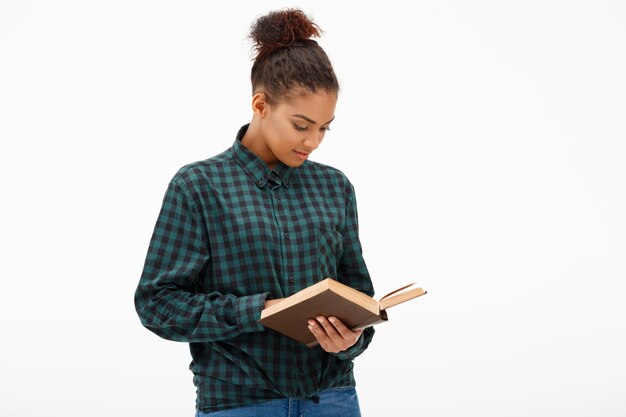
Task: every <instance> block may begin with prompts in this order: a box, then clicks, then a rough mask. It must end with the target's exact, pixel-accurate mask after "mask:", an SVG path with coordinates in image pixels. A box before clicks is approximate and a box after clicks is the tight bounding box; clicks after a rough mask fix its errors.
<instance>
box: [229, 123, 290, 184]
mask: <svg viewBox="0 0 626 417" xmlns="http://www.w3.org/2000/svg"><path fill="white" fill-rule="evenodd" d="M248 127H250V123H246V124H245V125H243V126H241V128H240V129H239V132H237V136H236V138H235V142H234V143H233V147H232V153H233V158H235V161H237V163H238V164H239V166H241V168H243V170H244V172H245V173H246V175H248V177H250V178H251V179H252V181H254V183H255V184H256V185H257V186H258V187H260V188H263V187H264V186H265V184H267V182H268V181H269V180H272V181H273V182H275V183H277V184H278V185H280V184H284V185H285V186H286V187H287V186H289V182H290V180H289V177H290V176H291V173H292V171H293V170H294V168H293V167H290V166H289V165H285V164H284V163H282V162H280V161H279V163H278V165H276V167H275V168H274V169H273V170H271V169H270V168H269V167H268V166H267V164H266V163H265V161H263V160H262V159H261V158H260V157H258V156H257V155H256V154H255V153H254V152H252V151H251V150H250V149H248V148H246V147H245V146H244V145H243V144H242V143H241V139H242V138H243V136H244V135H245V133H246V131H247V130H248Z"/></svg>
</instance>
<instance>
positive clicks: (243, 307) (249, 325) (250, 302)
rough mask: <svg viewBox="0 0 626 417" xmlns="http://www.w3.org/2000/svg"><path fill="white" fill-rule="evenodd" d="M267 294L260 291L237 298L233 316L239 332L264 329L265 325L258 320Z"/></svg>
mask: <svg viewBox="0 0 626 417" xmlns="http://www.w3.org/2000/svg"><path fill="white" fill-rule="evenodd" d="M268 295H269V293H261V294H255V295H247V296H243V297H239V298H237V301H236V303H235V317H236V320H237V327H238V328H239V331H240V332H242V333H248V332H260V331H263V330H264V329H265V326H263V325H262V324H261V323H259V322H258V320H259V318H261V311H262V310H263V307H265V299H266V298H267V297H268Z"/></svg>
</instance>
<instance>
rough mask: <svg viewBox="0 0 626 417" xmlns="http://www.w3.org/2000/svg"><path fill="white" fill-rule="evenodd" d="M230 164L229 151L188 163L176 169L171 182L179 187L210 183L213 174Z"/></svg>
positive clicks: (230, 156)
mask: <svg viewBox="0 0 626 417" xmlns="http://www.w3.org/2000/svg"><path fill="white" fill-rule="evenodd" d="M231 162H232V155H231V151H230V149H227V150H225V151H224V152H222V153H220V154H218V155H215V156H212V157H210V158H207V159H203V160H200V161H194V162H190V163H188V164H185V165H183V166H182V167H180V168H178V170H177V171H176V173H175V174H174V175H173V176H172V179H171V182H175V183H177V184H178V185H180V186H192V185H195V184H198V183H203V184H204V183H206V182H210V181H211V177H212V176H213V175H215V173H217V172H220V170H223V169H224V167H225V166H228V165H229V164H230V163H231Z"/></svg>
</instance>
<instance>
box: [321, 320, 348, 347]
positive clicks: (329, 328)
mask: <svg viewBox="0 0 626 417" xmlns="http://www.w3.org/2000/svg"><path fill="white" fill-rule="evenodd" d="M317 321H318V322H319V323H320V324H321V325H322V327H324V330H326V334H327V335H328V336H329V337H330V338H331V339H333V340H337V342H339V343H342V342H343V340H344V338H343V336H342V335H341V334H340V333H339V332H338V331H337V328H336V327H335V326H334V325H333V324H332V323H331V322H329V321H328V319H327V318H326V317H324V316H317Z"/></svg>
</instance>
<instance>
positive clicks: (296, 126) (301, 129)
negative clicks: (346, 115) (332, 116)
mask: <svg viewBox="0 0 626 417" xmlns="http://www.w3.org/2000/svg"><path fill="white" fill-rule="evenodd" d="M293 127H294V128H295V129H296V130H297V131H298V132H302V131H305V130H307V128H306V127H305V128H301V127H300V126H298V125H293ZM322 130H323V131H324V132H328V131H330V127H326V128H322Z"/></svg>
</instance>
